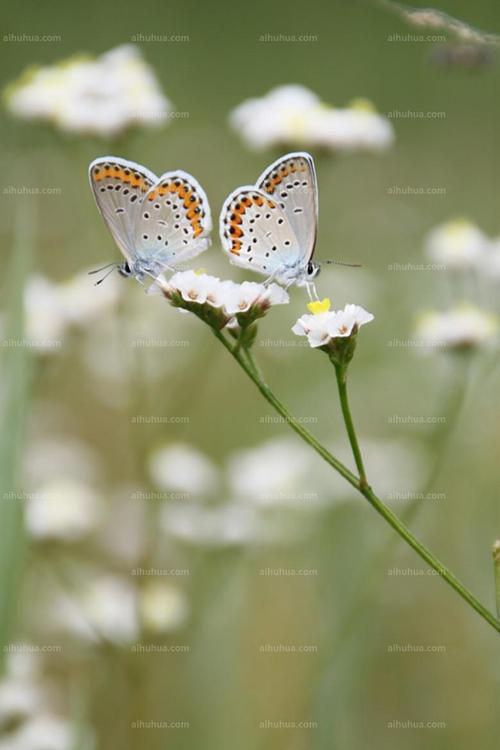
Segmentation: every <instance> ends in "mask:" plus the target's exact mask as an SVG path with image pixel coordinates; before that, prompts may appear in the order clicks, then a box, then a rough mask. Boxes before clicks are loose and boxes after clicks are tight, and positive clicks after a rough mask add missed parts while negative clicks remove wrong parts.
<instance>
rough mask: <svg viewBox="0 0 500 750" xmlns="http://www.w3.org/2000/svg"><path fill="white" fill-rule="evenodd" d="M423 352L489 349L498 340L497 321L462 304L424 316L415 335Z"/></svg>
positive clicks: (418, 323)
mask: <svg viewBox="0 0 500 750" xmlns="http://www.w3.org/2000/svg"><path fill="white" fill-rule="evenodd" d="M415 335H416V337H417V339H418V340H419V342H421V345H422V347H423V350H424V351H433V350H434V349H469V348H475V347H482V346H489V345H490V346H491V345H493V344H494V343H496V342H497V340H498V319H497V317H496V316H495V315H492V314H491V313H489V312H486V311H485V310H481V309H480V308H479V307H474V306H473V305H469V304H462V305H458V306H457V307H454V308H452V309H450V310H447V311H446V312H428V313H425V314H423V315H422V316H421V317H420V318H419V320H418V321H417V328H416V333H415Z"/></svg>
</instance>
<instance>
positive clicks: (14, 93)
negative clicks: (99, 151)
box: [6, 45, 172, 137]
mask: <svg viewBox="0 0 500 750" xmlns="http://www.w3.org/2000/svg"><path fill="white" fill-rule="evenodd" d="M6 99H7V106H8V108H9V110H10V111H11V112H12V113H13V114H14V115H17V116H18V117H22V118H24V119H37V120H44V121H48V122H51V123H52V124H54V125H55V126H56V127H58V128H59V129H61V130H64V131H66V132H72V133H90V134H92V135H97V136H101V137H111V136H116V135H118V134H119V133H121V132H122V131H123V130H124V129H126V128H128V127H130V126H132V125H138V124H139V125H150V126H158V125H161V124H163V123H164V122H165V121H166V120H167V119H168V117H169V115H170V113H171V110H172V105H171V103H170V102H169V100H168V99H167V98H166V97H165V96H164V94H163V93H162V91H161V88H160V86H159V84H158V81H157V80H156V77H155V75H154V73H153V72H152V69H151V68H150V66H149V65H148V64H147V63H146V62H145V61H144V60H143V58H142V55H141V53H140V51H139V49H138V48H137V47H134V46H133V45H123V46H121V47H117V48H116V49H113V50H111V51H110V52H107V53H106V54H104V55H101V56H100V57H98V58H96V59H93V58H90V57H80V58H72V59H70V60H65V61H62V62H60V63H59V64H57V65H53V66H50V67H45V68H33V69H30V70H29V71H27V72H26V73H25V74H24V75H23V76H21V78H20V79H19V80H18V81H15V82H13V83H12V84H10V85H9V86H8V88H7V90H6Z"/></svg>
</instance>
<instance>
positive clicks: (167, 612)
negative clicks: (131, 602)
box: [139, 581, 189, 633]
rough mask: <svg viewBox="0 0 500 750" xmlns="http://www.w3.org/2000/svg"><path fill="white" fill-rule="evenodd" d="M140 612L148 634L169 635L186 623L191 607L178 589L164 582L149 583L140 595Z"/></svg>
mask: <svg viewBox="0 0 500 750" xmlns="http://www.w3.org/2000/svg"><path fill="white" fill-rule="evenodd" d="M139 612H140V617H141V623H142V625H143V627H144V628H145V629H146V630H147V631H148V632H153V633H169V632H171V631H174V630H177V629H178V628H180V627H181V626H182V625H183V624H184V623H185V621H186V619H187V616H188V613H189V607H188V604H187V601H186V597H185V595H184V594H183V592H182V591H181V590H180V589H178V588H177V587H175V586H172V585H171V584H169V583H164V582H163V581H148V582H147V583H146V584H145V585H144V586H143V588H142V590H141V592H140V595H139Z"/></svg>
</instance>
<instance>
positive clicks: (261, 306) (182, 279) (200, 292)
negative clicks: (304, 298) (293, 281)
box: [155, 271, 290, 325]
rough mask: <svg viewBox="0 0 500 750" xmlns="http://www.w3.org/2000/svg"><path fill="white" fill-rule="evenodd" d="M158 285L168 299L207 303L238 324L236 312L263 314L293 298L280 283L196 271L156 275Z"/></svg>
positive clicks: (232, 322) (227, 322) (227, 323)
mask: <svg viewBox="0 0 500 750" xmlns="http://www.w3.org/2000/svg"><path fill="white" fill-rule="evenodd" d="M155 285H156V287H157V288H158V289H159V290H160V291H161V292H162V294H164V295H165V296H166V297H168V298H169V299H171V298H172V296H173V295H180V297H181V298H182V300H183V301H184V302H185V303H188V304H189V303H195V304H196V305H199V306H200V308H201V306H202V305H208V306H209V307H210V308H213V309H214V310H218V311H219V312H220V314H221V316H222V319H223V320H225V325H232V324H235V323H236V322H237V321H236V316H238V315H241V314H244V313H249V314H257V316H258V317H260V316H261V315H263V314H264V313H265V312H266V311H267V310H268V309H269V307H271V306H272V305H285V304H287V303H288V302H289V301H290V298H289V296H288V294H287V292H286V291H285V290H284V289H283V287H281V286H279V285H278V284H269V286H265V285H264V284H258V283H257V282H254V281H244V282H243V283H241V284H237V283H236V282H234V281H230V280H225V281H221V280H220V279H219V278H218V277H217V276H209V275H208V274H205V273H196V272H195V271H178V272H177V273H174V275H173V276H172V277H171V278H170V279H169V280H168V281H166V280H164V279H161V278H160V279H157V280H156V282H155Z"/></svg>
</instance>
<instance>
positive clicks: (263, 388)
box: [212, 329, 500, 633]
mask: <svg viewBox="0 0 500 750" xmlns="http://www.w3.org/2000/svg"><path fill="white" fill-rule="evenodd" d="M212 330H213V332H214V335H215V336H216V338H217V339H218V340H219V341H220V342H221V344H222V345H223V346H224V347H225V348H226V349H227V351H228V352H229V353H230V354H231V356H232V357H233V358H234V359H235V360H236V361H237V362H238V364H239V365H240V367H241V368H242V369H243V370H244V372H245V373H246V374H247V375H248V377H249V378H250V379H251V380H252V381H253V383H254V384H255V385H256V387H257V388H258V389H259V391H260V393H261V394H262V395H263V396H264V398H265V399H266V401H267V402H268V403H269V404H270V405H271V406H272V407H273V408H274V409H275V410H276V411H277V412H278V414H280V415H281V416H282V417H283V419H284V420H285V422H287V423H288V424H289V425H290V427H291V428H292V429H293V430H294V431H295V432H296V433H297V434H298V435H299V436H300V437H301V438H302V439H303V440H304V441H305V442H306V443H307V444H308V445H310V446H311V448H313V449H314V450H315V451H316V452H317V453H318V454H319V455H320V456H321V457H322V458H323V459H324V460H325V461H326V462H327V463H328V464H329V465H330V466H331V467H332V468H333V469H335V471H337V472H338V473H339V474H340V475H341V476H342V477H343V478H344V479H345V480H346V481H347V482H349V484H350V485H351V486H353V487H354V488H355V489H356V490H358V492H360V493H361V494H362V495H363V497H365V498H366V500H367V501H368V502H369V503H370V505H371V506H372V507H373V508H374V510H375V511H376V512H377V513H378V514H379V515H380V516H381V517H382V518H383V519H384V520H385V521H386V523H388V524H389V525H390V526H391V527H392V528H393V529H394V531H395V532H396V533H397V534H398V535H399V536H400V537H401V538H402V539H404V541H405V542H406V543H407V544H408V545H409V546H410V547H411V548H412V549H413V550H414V551H415V552H416V553H417V554H418V555H419V556H420V557H421V558H422V560H424V561H425V562H426V563H427V564H428V565H430V567H431V568H433V569H434V570H435V571H436V572H437V573H438V574H439V575H440V576H441V577H442V578H443V579H444V580H445V581H446V583H447V584H448V585H449V586H450V587H451V588H452V589H454V591H456V592H457V594H459V596H461V597H462V599H463V600H464V601H465V602H467V604H468V605H469V606H470V607H471V608H472V609H474V610H475V611H476V612H477V613H478V615H479V616H480V617H482V618H483V619H484V620H485V621H486V622H487V623H488V624H489V625H491V627H492V628H494V629H495V630H496V631H497V632H499V633H500V619H497V617H495V615H494V614H493V613H492V612H490V611H489V610H488V609H487V608H486V607H485V606H484V605H483V604H482V603H481V602H480V601H479V600H478V599H477V598H476V597H475V596H474V594H473V593H472V592H471V591H470V590H469V589H468V588H467V587H466V586H465V585H464V584H463V583H462V582H461V581H460V580H459V579H458V578H457V577H456V576H455V575H454V573H452V571H451V570H449V568H447V567H446V565H444V564H443V563H442V562H441V561H440V560H439V559H438V558H437V557H436V556H435V555H434V554H433V553H432V552H431V550H429V549H428V548H427V547H426V546H425V545H424V544H422V542H420V540H419V539H417V537H415V536H414V535H413V534H412V532H411V531H410V530H409V529H408V528H407V527H406V526H405V524H404V523H403V522H402V521H401V520H400V519H399V518H398V517H397V516H396V514H395V513H393V512H392V511H391V510H390V508H388V507H387V506H386V505H385V503H384V502H382V500H380V498H379V497H377V495H376V494H375V493H374V492H373V490H372V489H371V487H370V486H369V485H368V484H367V482H366V476H365V473H364V469H363V472H361V471H360V474H361V473H362V474H363V476H364V477H365V479H364V481H362V477H361V476H360V478H357V477H356V476H355V475H354V474H353V473H352V472H351V471H350V470H349V469H348V468H347V467H346V466H345V465H344V464H343V463H342V462H341V461H339V459H337V458H336V457H335V456H333V455H332V454H331V453H330V451H328V450H327V449H326V448H325V447H324V446H323V445H322V444H321V443H320V442H319V441H318V440H317V439H316V438H315V437H314V436H313V435H312V434H311V433H310V432H309V431H308V430H307V429H306V428H305V427H304V426H303V425H302V424H300V423H299V422H298V421H297V420H296V419H295V417H294V416H293V415H292V414H291V412H290V411H289V410H288V409H287V407H286V406H285V405H284V404H283V403H282V402H281V401H280V400H279V399H278V398H277V396H276V395H275V394H274V393H273V391H272V390H271V388H270V387H269V386H268V385H267V383H266V382H265V381H264V380H263V379H262V378H261V377H260V376H259V374H258V373H257V371H256V369H254V367H252V366H250V364H249V362H248V361H247V360H246V359H245V357H243V356H242V353H241V351H239V350H236V347H235V346H233V345H232V344H231V343H230V341H229V340H228V339H227V338H226V337H225V336H224V334H223V333H222V332H221V331H220V330H216V329H212ZM252 361H253V360H252ZM342 380H343V378H342V379H341V385H342V387H343V385H344V383H343V382H342ZM345 395H346V394H345ZM345 403H346V405H347V413H348V414H349V417H350V411H349V409H348V402H347V401H346V400H345ZM351 424H352V419H351ZM346 426H347V425H346ZM352 434H353V435H354V438H356V434H355V431H354V428H352ZM350 437H351V436H350ZM351 445H352V443H351ZM356 445H357V440H356ZM358 451H359V446H358ZM359 456H361V454H359ZM362 465H363V464H362V462H361V466H362ZM358 470H359V467H358Z"/></svg>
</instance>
